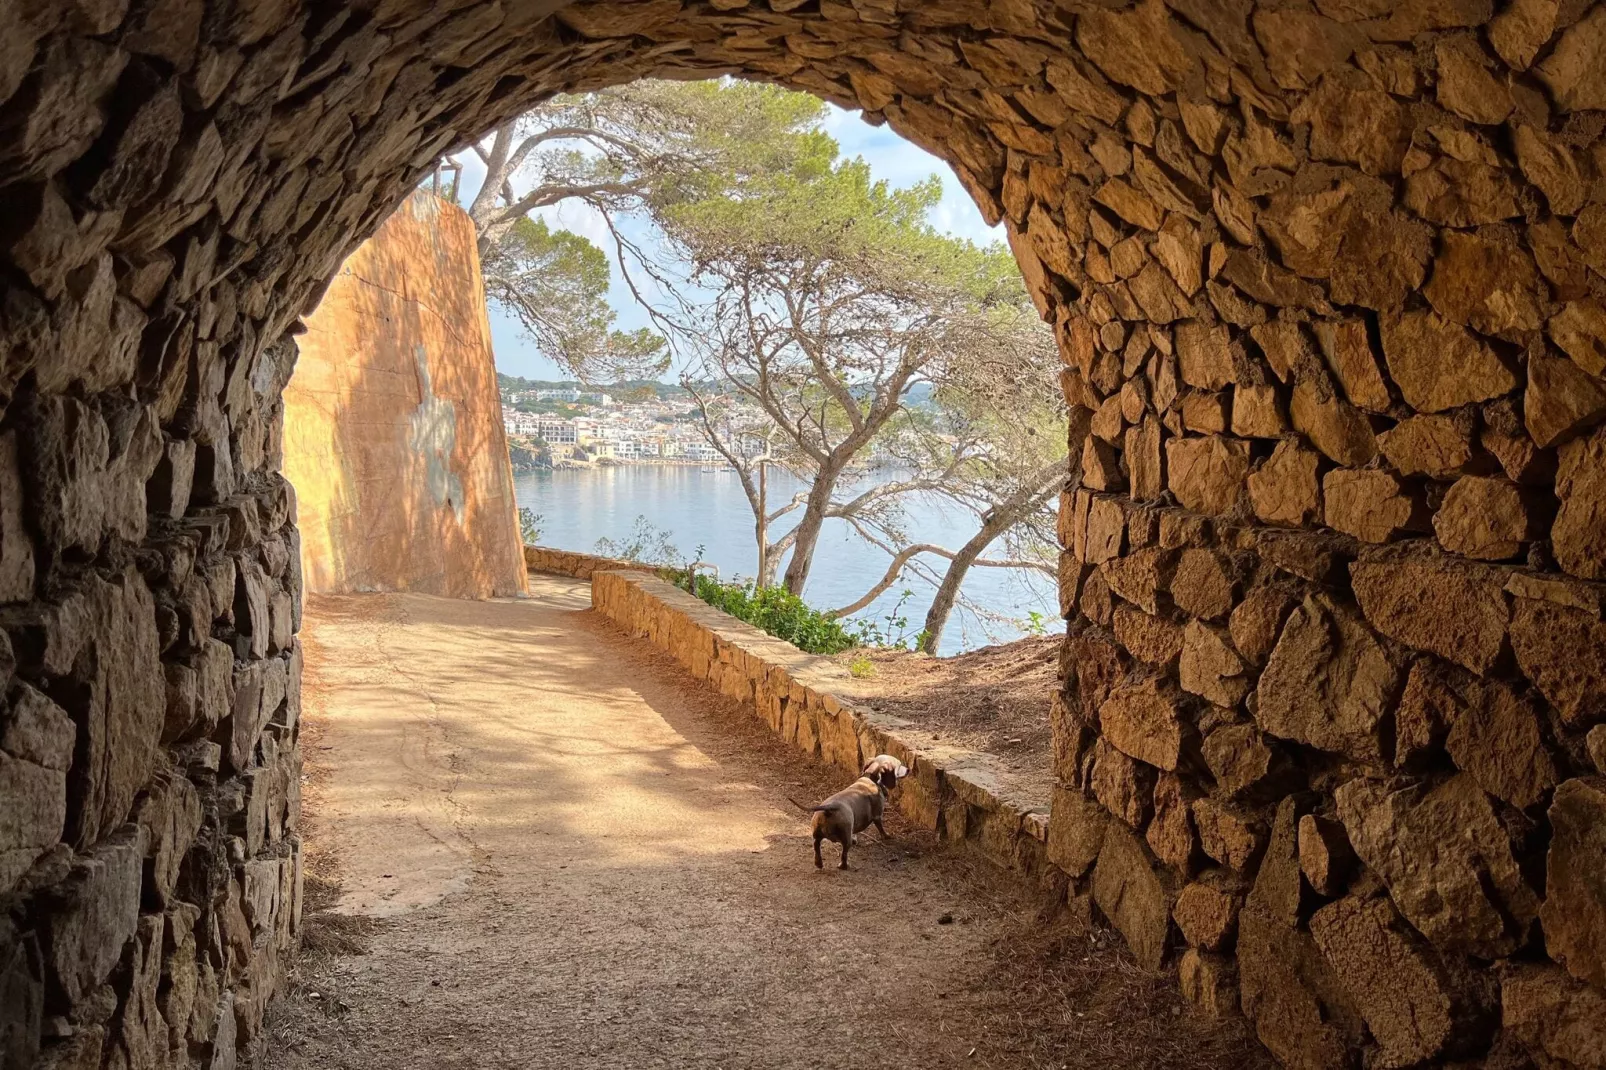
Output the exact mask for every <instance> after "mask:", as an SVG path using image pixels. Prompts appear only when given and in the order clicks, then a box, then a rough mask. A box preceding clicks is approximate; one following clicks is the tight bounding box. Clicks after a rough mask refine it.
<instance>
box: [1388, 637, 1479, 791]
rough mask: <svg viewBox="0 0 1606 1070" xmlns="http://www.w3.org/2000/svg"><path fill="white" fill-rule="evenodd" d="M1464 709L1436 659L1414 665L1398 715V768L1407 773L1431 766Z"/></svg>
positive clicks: (1395, 753)
mask: <svg viewBox="0 0 1606 1070" xmlns="http://www.w3.org/2000/svg"><path fill="white" fill-rule="evenodd" d="M1463 705H1464V703H1463V702H1462V701H1461V698H1460V696H1459V695H1457V694H1456V693H1455V691H1454V690H1452V689H1451V687H1450V685H1449V682H1448V681H1447V680H1446V679H1445V673H1444V670H1443V668H1442V667H1441V666H1439V665H1438V664H1436V663H1435V662H1434V660H1433V659H1432V658H1426V657H1424V658H1418V659H1417V660H1415V661H1413V662H1412V663H1411V672H1410V675H1409V676H1407V677H1406V680H1405V690H1404V691H1402V692H1400V705H1399V707H1398V708H1397V709H1396V710H1395V711H1394V764H1395V765H1397V766H1399V767H1400V768H1402V769H1406V770H1417V769H1421V768H1424V767H1426V766H1427V765H1429V764H1431V763H1432V762H1433V761H1434V760H1435V759H1436V758H1437V757H1438V754H1439V748H1440V747H1441V746H1442V745H1443V743H1444V736H1445V733H1446V732H1447V731H1448V730H1449V727H1450V725H1452V724H1454V723H1455V722H1456V720H1457V718H1459V717H1460V715H1461V709H1462V707H1463Z"/></svg>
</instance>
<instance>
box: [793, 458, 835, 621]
mask: <svg viewBox="0 0 1606 1070" xmlns="http://www.w3.org/2000/svg"><path fill="white" fill-rule="evenodd" d="M840 474H841V470H840V469H837V470H835V471H833V470H831V469H827V468H822V469H820V472H819V474H818V475H817V476H816V477H815V479H814V486H813V487H811V488H810V489H809V498H808V503H807V504H806V505H805V506H804V507H803V519H802V520H799V521H798V524H797V532H796V534H795V537H794V538H793V540H792V559H791V560H790V561H788V562H787V563H786V577H785V583H786V589H787V590H788V591H791V592H792V593H793V594H795V595H797V596H798V597H799V598H801V597H803V585H804V584H805V583H807V582H808V580H809V566H811V565H812V564H814V547H815V544H816V543H818V542H819V541H820V528H821V527H823V526H824V525H825V513H826V510H827V509H829V508H830V507H831V494H832V492H833V491H835V490H836V480H837V476H838V475H840Z"/></svg>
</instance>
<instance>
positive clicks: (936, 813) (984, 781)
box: [526, 550, 1049, 878]
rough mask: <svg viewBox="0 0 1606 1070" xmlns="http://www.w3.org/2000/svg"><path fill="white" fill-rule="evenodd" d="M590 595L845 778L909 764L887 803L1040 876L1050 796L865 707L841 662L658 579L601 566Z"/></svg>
mask: <svg viewBox="0 0 1606 1070" xmlns="http://www.w3.org/2000/svg"><path fill="white" fill-rule="evenodd" d="M526 553H527V554H528V553H529V551H528V550H526ZM531 567H532V568H534V567H536V566H534V565H532V566H531ZM591 604H592V605H593V606H594V607H595V608H596V609H597V611H598V612H600V613H601V614H602V615H603V616H605V617H608V618H609V619H611V620H613V621H615V622H616V623H618V624H619V625H620V626H621V627H623V628H624V629H626V630H627V631H629V632H631V633H633V634H635V635H637V636H640V637H642V638H645V639H647V640H648V641H649V642H651V643H652V644H653V645H655V646H657V647H658V648H659V649H661V650H664V651H666V652H668V653H669V654H671V655H672V656H674V658H675V659H676V660H677V661H679V662H680V663H681V664H682V665H684V666H685V667H686V668H687V669H688V670H689V671H690V672H691V673H692V675H693V676H696V677H698V678H699V679H703V680H707V681H708V682H709V683H711V684H713V685H714V687H716V688H717V689H718V690H719V691H720V692H721V693H722V694H724V695H726V696H727V697H729V698H733V699H736V700H737V701H739V702H742V703H745V704H746V705H748V706H751V707H752V708H753V709H755V710H756V711H757V712H758V714H759V716H760V717H762V718H763V719H764V721H765V722H766V723H767V724H768V725H769V726H770V728H772V729H773V730H774V731H775V732H776V733H778V734H779V735H780V736H781V738H783V739H785V740H786V741H787V742H788V743H790V744H792V746H794V747H796V748H797V749H798V750H800V751H802V752H803V753H805V754H807V755H809V756H810V757H817V758H822V759H824V760H825V761H828V762H831V763H832V764H833V765H836V766H839V767H840V768H841V769H842V770H843V772H844V774H848V775H851V774H857V773H858V771H859V770H860V769H862V768H863V767H864V763H865V762H867V761H869V759H870V758H872V757H874V756H875V755H877V754H891V755H893V756H895V757H896V758H897V759H898V760H899V761H901V762H903V763H904V764H905V765H907V766H908V767H909V777H908V778H907V779H906V780H904V781H903V783H902V784H901V785H900V786H899V788H898V790H897V791H896V792H895V793H894V796H893V801H894V804H895V805H896V806H897V807H898V809H899V810H900V811H902V812H903V814H904V815H905V816H906V817H908V818H909V819H910V820H911V821H913V822H914V823H915V824H917V825H919V826H921V827H922V828H926V829H931V830H934V831H935V832H936V833H937V834H938V835H939V836H942V837H943V838H944V839H948V840H960V841H968V842H970V843H972V844H973V845H974V846H976V847H977V848H979V849H980V850H981V852H982V853H983V854H984V855H986V856H987V857H988V858H990V859H992V860H993V861H995V862H997V863H999V864H1000V865H1003V866H1005V867H1007V868H1009V869H1011V870H1014V871H1016V872H1018V873H1021V874H1023V875H1025V876H1028V877H1034V878H1035V877H1041V876H1045V875H1046V874H1047V872H1048V867H1047V865H1046V848H1047V842H1048V806H1049V800H1048V798H1047V797H1046V795H1045V796H1044V797H1042V798H1031V797H1026V796H1023V795H1020V794H1016V793H1012V792H1011V791H1010V790H1009V789H1008V787H1007V786H1006V785H1005V783H1004V777H1003V770H1002V768H1001V766H1000V765H999V763H998V761H997V759H995V758H993V757H992V756H991V755H989V754H985V753H982V752H979V751H970V750H962V749H960V748H957V747H948V746H944V745H943V744H942V743H941V742H940V741H939V740H937V739H935V738H934V737H933V736H931V734H930V733H928V732H925V731H923V730H922V729H921V728H920V727H919V726H918V725H915V724H913V723H911V722H909V721H905V720H903V719H902V718H898V717H893V716H890V715H888V714H884V713H878V712H876V711H875V710H872V709H869V708H868V707H867V706H864V705H862V704H861V703H860V702H859V701H855V700H856V699H858V698H860V696H859V695H858V694H857V693H856V692H857V686H856V682H855V681H854V679H853V677H852V676H850V675H848V673H847V672H846V671H845V670H843V669H842V668H841V667H840V666H838V665H836V664H835V663H833V662H831V661H829V660H827V659H825V658H821V657H816V656H814V655H812V654H805V653H803V652H802V651H800V650H798V649H797V648H796V647H794V646H792V644H790V643H786V642H783V641H781V640H779V639H776V638H774V637H772V636H769V635H766V634H765V633H763V632H761V631H759V630H758V629H757V628H754V627H752V626H751V625H749V624H745V623H743V622H742V621H739V620H737V619H736V618H734V617H732V616H730V615H729V614H727V613H723V612H721V611H720V610H717V609H715V608H714V607H713V606H710V605H708V604H707V603H705V602H703V601H702V600H701V599H698V598H695V597H693V596H692V595H691V594H689V593H687V592H686V591H683V590H681V589H680V588H678V587H676V586H674V585H673V584H671V583H668V582H666V581H664V580H661V579H659V578H657V577H656V576H647V575H643V574H642V573H640V572H639V571H596V572H595V573H594V574H593V575H592V576H591Z"/></svg>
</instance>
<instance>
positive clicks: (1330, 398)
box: [1288, 381, 1377, 465]
mask: <svg viewBox="0 0 1606 1070" xmlns="http://www.w3.org/2000/svg"><path fill="white" fill-rule="evenodd" d="M1288 418H1289V421H1290V422H1291V423H1292V424H1293V425H1294V430H1295V431H1298V432H1300V433H1301V434H1303V435H1304V436H1305V437H1306V438H1308V439H1310V443H1311V445H1313V446H1315V447H1316V448H1317V449H1319V450H1321V451H1322V453H1324V454H1325V455H1327V457H1328V458H1330V459H1331V460H1333V461H1336V462H1337V463H1338V464H1343V465H1363V464H1367V463H1369V462H1370V461H1371V460H1372V458H1373V457H1376V456H1377V436H1376V435H1374V434H1373V433H1372V425H1371V422H1370V421H1369V420H1367V418H1366V415H1365V414H1364V413H1363V412H1361V410H1360V409H1357V408H1356V407H1355V406H1354V405H1351V404H1350V403H1349V402H1347V401H1345V400H1344V399H1343V398H1341V397H1339V396H1338V395H1337V394H1335V393H1333V392H1332V390H1331V389H1329V388H1328V386H1327V384H1325V383H1321V382H1316V381H1301V382H1297V383H1295V384H1294V393H1293V399H1292V400H1291V401H1290V402H1289V405H1288Z"/></svg>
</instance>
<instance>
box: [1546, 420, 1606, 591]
mask: <svg viewBox="0 0 1606 1070" xmlns="http://www.w3.org/2000/svg"><path fill="white" fill-rule="evenodd" d="M1556 497H1557V498H1559V499H1560V500H1561V509H1560V511H1559V512H1557V514H1556V522H1555V524H1554V525H1552V526H1551V529H1550V541H1551V546H1552V548H1553V550H1554V552H1555V555H1556V562H1557V564H1559V565H1561V567H1562V568H1564V569H1566V570H1567V571H1568V572H1571V573H1572V574H1573V575H1574V576H1582V577H1583V578H1585V579H1591V580H1601V579H1606V429H1603V430H1599V431H1596V432H1595V433H1594V434H1593V435H1591V436H1589V437H1588V438H1583V439H1577V440H1575V441H1573V442H1569V443H1567V444H1566V445H1565V446H1563V447H1562V448H1561V451H1560V454H1559V457H1558V463H1557V467H1556Z"/></svg>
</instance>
